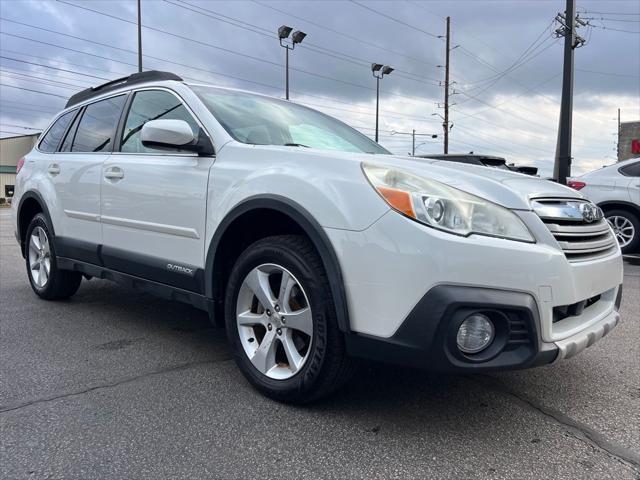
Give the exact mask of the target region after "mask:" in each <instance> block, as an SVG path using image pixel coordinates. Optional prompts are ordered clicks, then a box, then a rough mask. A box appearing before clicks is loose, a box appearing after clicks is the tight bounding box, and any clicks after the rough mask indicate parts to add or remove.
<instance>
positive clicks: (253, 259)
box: [225, 235, 354, 403]
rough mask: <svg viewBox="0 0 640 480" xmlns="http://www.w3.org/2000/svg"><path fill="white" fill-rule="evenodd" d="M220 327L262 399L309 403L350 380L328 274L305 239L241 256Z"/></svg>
mask: <svg viewBox="0 0 640 480" xmlns="http://www.w3.org/2000/svg"><path fill="white" fill-rule="evenodd" d="M225 321H226V328H227V336H228V338H229V342H230V345H231V349H232V351H233V354H234V358H235V360H236V363H237V364H238V366H239V368H240V370H241V371H242V373H243V374H244V376H245V377H246V378H247V380H249V382H250V383H251V384H252V385H253V386H254V387H255V388H257V389H258V390H259V391H261V392H262V393H263V394H265V395H266V396H268V397H271V398H273V399H275V400H278V401H282V402H287V403H308V402H311V401H314V400H317V399H319V398H321V397H324V396H326V395H329V394H330V393H332V392H333V391H335V390H336V389H337V388H339V387H340V386H342V385H343V384H344V383H345V382H346V381H347V380H348V379H349V378H350V376H351V373H352V371H353V366H354V363H353V361H352V360H351V359H350V358H348V357H347V356H346V352H345V346H344V338H343V335H342V333H341V332H340V331H339V329H338V324H337V320H336V311H335V306H334V304H333V299H332V295H331V290H330V287H329V281H328V278H327V275H326V272H325V271H324V267H323V265H322V261H321V260H320V257H319V256H318V254H317V252H316V251H315V249H314V248H313V246H312V245H311V243H310V242H309V241H308V240H307V239H306V238H304V237H301V236H297V235H282V236H274V237H268V238H265V239H263V240H259V241H257V242H255V243H254V244H252V245H251V246H249V247H248V248H247V249H246V250H245V251H244V252H243V253H242V254H241V255H240V257H239V258H238V260H237V262H236V264H235V266H234V267H233V270H232V272H231V275H230V278H229V282H228V286H227V291H226V296H225Z"/></svg>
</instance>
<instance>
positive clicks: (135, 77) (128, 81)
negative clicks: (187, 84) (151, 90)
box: [64, 70, 183, 108]
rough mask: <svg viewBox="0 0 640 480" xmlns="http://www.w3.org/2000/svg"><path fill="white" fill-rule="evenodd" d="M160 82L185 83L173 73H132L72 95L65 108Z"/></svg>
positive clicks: (151, 71) (155, 71)
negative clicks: (110, 92)
mask: <svg viewBox="0 0 640 480" xmlns="http://www.w3.org/2000/svg"><path fill="white" fill-rule="evenodd" d="M160 80H177V81H179V82H182V81H183V80H182V78H180V77H179V76H178V75H176V74H175V73H171V72H161V71H158V70H149V71H146V72H138V73H132V74H131V75H129V76H128V77H122V78H117V79H115V80H111V81H110V82H107V83H103V84H102V85H98V86H97V87H91V88H87V89H86V90H82V91H81V92H78V93H76V94H75V95H72V96H71V98H69V100H68V101H67V104H66V105H65V107H64V108H68V107H70V106H72V105H76V104H78V103H80V102H83V101H85V100H87V99H89V98H92V97H95V96H98V95H100V94H102V93H105V92H108V91H110V90H115V89H116V88H120V87H124V86H128V85H135V84H137V83H144V82H151V81H160Z"/></svg>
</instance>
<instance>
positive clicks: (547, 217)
mask: <svg viewBox="0 0 640 480" xmlns="http://www.w3.org/2000/svg"><path fill="white" fill-rule="evenodd" d="M581 203H588V201H587V200H581V199H559V198H553V199H551V198H550V199H536V200H534V201H532V207H533V210H534V211H535V212H536V214H537V215H538V216H539V217H540V219H541V220H542V221H543V222H544V224H545V225H546V226H547V228H548V229H549V231H550V232H551V234H552V235H553V237H554V238H555V239H556V241H557V242H558V245H559V246H560V248H561V249H562V251H563V252H564V254H565V256H566V257H567V259H568V260H569V261H572V262H573V261H583V260H590V259H593V258H598V257H601V256H604V255H608V254H610V253H612V252H613V251H615V247H616V245H617V243H616V239H615V237H614V235H613V234H612V233H611V228H610V227H609V224H608V223H607V221H606V220H605V219H601V220H598V221H596V222H591V223H590V222H587V221H585V220H584V219H583V218H582V214H581V213H580V210H579V209H578V208H577V206H579V205H580V204H581Z"/></svg>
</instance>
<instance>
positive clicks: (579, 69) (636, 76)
mask: <svg viewBox="0 0 640 480" xmlns="http://www.w3.org/2000/svg"><path fill="white" fill-rule="evenodd" d="M576 71H577V72H585V73H595V74H597V75H609V76H612V77H630V78H640V75H631V74H628V73H615V72H598V71H596V70H585V69H583V68H576Z"/></svg>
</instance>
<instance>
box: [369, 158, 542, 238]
mask: <svg viewBox="0 0 640 480" xmlns="http://www.w3.org/2000/svg"><path fill="white" fill-rule="evenodd" d="M362 170H363V171H364V173H365V175H366V176H367V178H368V179H369V182H371V185H373V187H374V188H375V189H376V191H377V192H378V193H379V194H380V196H381V197H382V198H384V200H385V201H386V202H387V203H388V204H389V205H390V206H391V208H393V209H394V210H397V211H398V212H400V213H402V214H404V215H406V216H408V217H411V218H412V219H414V220H417V221H418V222H421V223H424V224H425V225H429V226H430V227H433V228H437V229H438V230H444V231H445V232H450V233H454V234H456V235H462V236H468V235H471V234H472V233H476V234H478V235H488V236H491V237H501V238H508V239H511V240H518V241H521V242H534V241H535V240H534V239H533V237H532V236H531V233H529V230H528V229H527V227H526V226H525V225H524V223H522V220H520V218H518V216H517V215H516V214H515V213H513V212H512V211H510V210H508V209H506V208H504V207H501V206H499V205H496V204H495V203H491V202H489V201H487V200H484V199H482V198H480V197H476V196H475V195H471V194H469V193H466V192H463V191H462V190H458V189H457V188H453V187H450V186H448V185H445V184H443V183H440V182H436V181H434V180H429V179H426V178H422V177H419V176H417V175H414V174H412V173H409V172H405V171H402V170H397V169H395V168H393V167H386V166H381V165H373V164H370V163H363V164H362Z"/></svg>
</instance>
